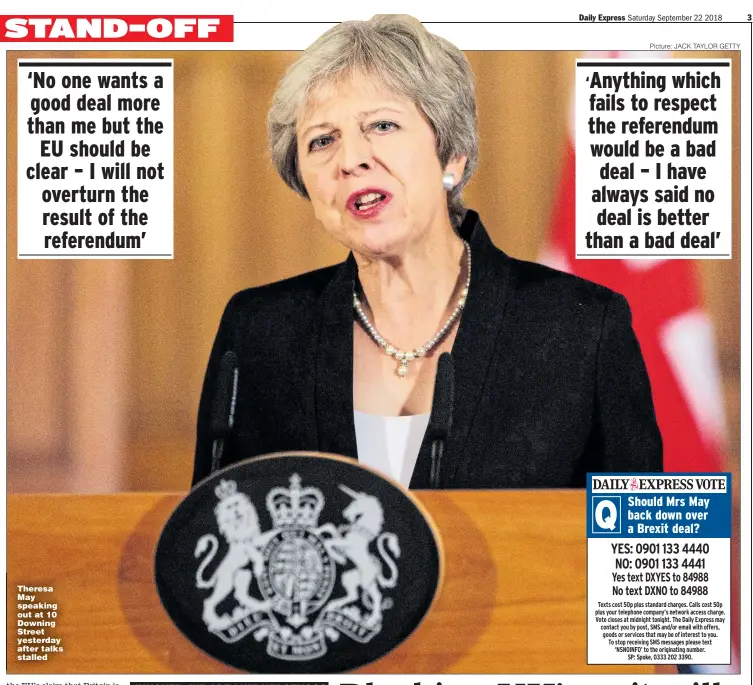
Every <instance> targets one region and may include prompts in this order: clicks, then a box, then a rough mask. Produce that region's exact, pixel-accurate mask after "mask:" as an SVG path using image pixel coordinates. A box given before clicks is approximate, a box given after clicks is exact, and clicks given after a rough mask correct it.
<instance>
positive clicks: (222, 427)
mask: <svg viewBox="0 0 753 685" xmlns="http://www.w3.org/2000/svg"><path fill="white" fill-rule="evenodd" d="M215 388H216V390H215V395H214V400H213V401H212V413H211V418H210V422H209V431H210V434H211V436H212V440H213V442H212V468H211V470H210V471H209V472H210V473H214V472H215V471H216V470H217V469H218V468H219V467H220V462H221V461H222V452H223V450H224V449H225V439H226V438H227V437H228V436H229V435H230V432H231V431H232V429H233V421H234V417H235V400H236V398H237V397H238V355H237V354H235V352H233V351H232V350H228V351H227V352H225V354H223V355H222V360H221V361H220V372H219V374H218V376H217V384H216V386H215Z"/></svg>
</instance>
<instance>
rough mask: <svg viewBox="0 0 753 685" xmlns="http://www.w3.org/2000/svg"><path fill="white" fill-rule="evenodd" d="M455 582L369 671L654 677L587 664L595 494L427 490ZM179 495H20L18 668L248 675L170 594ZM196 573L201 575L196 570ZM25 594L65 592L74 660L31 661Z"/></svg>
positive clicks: (12, 659)
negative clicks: (22, 627)
mask: <svg viewBox="0 0 753 685" xmlns="http://www.w3.org/2000/svg"><path fill="white" fill-rule="evenodd" d="M416 494H417V496H418V497H419V498H420V499H421V501H422V502H423V503H424V504H425V506H426V508H427V509H428V511H429V513H430V514H431V515H432V517H433V518H434V521H435V522H436V524H437V526H438V528H439V530H440V531H441V535H442V543H443V548H444V553H445V560H446V566H445V568H446V575H445V580H444V585H443V587H442V590H441V595H440V597H439V599H438V601H437V602H436V604H435V606H434V608H433V609H432V611H431V612H430V613H429V614H428V616H427V617H426V619H425V621H424V622H423V624H422V625H421V626H420V627H419V629H418V630H417V631H416V632H415V633H414V634H413V635H412V636H411V637H410V638H409V639H408V640H406V642H404V643H403V644H402V645H400V646H399V647H398V648H397V649H395V650H394V651H393V652H391V653H390V654H388V655H387V656H385V657H383V658H382V659H380V660H379V661H376V662H374V663H373V664H371V665H369V666H367V667H364V668H362V669H360V671H359V672H363V673H411V674H412V673H509V674H516V673H652V672H654V667H652V666H643V667H632V666H631V667H620V666H590V667H589V666H587V665H586V537H585V531H586V523H585V492H584V491H558V490H538V491H509V490H507V491H437V492H434V491H420V492H417V493H416ZM180 499H181V495H179V494H149V493H132V494H118V495H10V496H9V497H8V537H7V540H8V548H7V559H8V561H7V582H8V587H7V594H8V598H7V613H8V615H7V618H6V620H7V626H8V635H7V668H8V673H10V674H19V673H60V674H63V673H91V674H95V673H196V674H200V673H236V672H237V671H235V669H232V668H229V667H227V666H225V665H224V664H222V663H220V662H218V661H216V660H215V659H213V658H211V657H209V656H207V655H206V654H204V653H203V652H202V651H200V650H199V649H198V648H196V647H194V646H193V645H192V644H191V643H190V642H189V641H188V640H187V639H185V638H184V637H183V635H182V634H181V633H180V632H178V630H177V629H176V628H175V627H174V626H173V624H172V623H171V622H170V619H169V618H168V617H167V614H166V613H165V611H164V610H163V608H162V605H161V604H160V601H159V598H158V597H157V593H156V589H155V586H154V580H153V559H154V550H155V546H156V543H157V539H158V537H159V534H160V532H161V530H162V526H163V525H164V523H165V521H166V520H167V519H168V517H169V516H170V514H171V512H172V511H173V509H174V508H175V507H176V506H177V504H178V502H179V501H180ZM187 571H190V572H193V571H194V569H188V570H187ZM18 585H25V586H31V587H35V586H42V587H44V586H47V587H52V588H53V589H54V591H53V592H52V593H40V594H38V595H37V601H47V602H50V603H57V605H58V610H57V617H56V618H55V620H56V622H57V625H56V627H55V628H46V634H47V635H49V636H55V637H59V638H60V639H61V643H60V644H61V646H62V647H63V650H64V651H63V652H62V653H50V654H48V659H47V660H46V661H19V660H18V651H17V650H18V646H19V645H18V636H17V614H18V608H17V607H18V600H17V595H18Z"/></svg>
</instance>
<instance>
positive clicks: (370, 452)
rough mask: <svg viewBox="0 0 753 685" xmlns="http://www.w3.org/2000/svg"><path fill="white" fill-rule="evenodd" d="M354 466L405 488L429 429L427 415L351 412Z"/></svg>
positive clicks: (408, 483)
mask: <svg viewBox="0 0 753 685" xmlns="http://www.w3.org/2000/svg"><path fill="white" fill-rule="evenodd" d="M353 417H354V419H355V424H356V446H357V447H358V462H359V463H360V464H363V465H364V466H369V467H371V468H372V469H374V470H375V471H379V473H381V474H383V475H385V476H387V477H388V478H392V480H396V481H397V482H398V483H400V484H401V485H404V486H405V487H406V488H407V487H408V486H409V485H410V479H411V477H412V476H413V469H414V468H415V467H416V459H418V451H419V450H420V449H421V442H422V441H423V439H424V434H425V433H426V427H427V426H428V425H429V415H428V414H416V415H415V416H377V415H376V414H367V413H365V412H362V411H354V412H353Z"/></svg>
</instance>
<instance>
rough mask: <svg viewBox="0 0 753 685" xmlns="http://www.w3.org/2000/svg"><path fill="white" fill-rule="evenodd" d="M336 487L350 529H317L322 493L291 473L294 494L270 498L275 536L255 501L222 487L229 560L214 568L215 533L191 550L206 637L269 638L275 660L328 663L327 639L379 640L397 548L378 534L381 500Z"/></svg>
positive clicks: (393, 539) (221, 517)
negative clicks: (346, 500)
mask: <svg viewBox="0 0 753 685" xmlns="http://www.w3.org/2000/svg"><path fill="white" fill-rule="evenodd" d="M339 488H340V490H341V491H342V492H344V493H346V494H347V495H348V496H349V497H350V503H349V504H348V505H347V506H346V507H345V509H344V510H343V512H342V517H343V519H344V520H345V523H342V524H339V525H336V524H335V523H333V522H327V523H324V524H320V523H319V516H320V514H321V512H322V509H323V508H324V504H325V499H324V496H323V495H322V492H321V490H319V489H317V488H314V487H302V483H301V478H300V477H299V475H298V474H297V473H293V474H292V475H291V476H290V487H289V488H280V487H276V488H272V489H271V490H270V491H269V492H268V493H267V496H266V507H267V510H268V512H269V514H270V516H271V519H272V528H271V529H270V530H267V531H263V530H261V527H260V524H259V517H258V515H257V511H256V508H255V506H254V504H253V502H252V501H251V498H250V497H249V496H248V495H246V494H245V493H243V492H238V488H237V484H236V482H235V481H233V480H221V481H220V484H219V485H218V486H217V487H216V488H215V494H216V496H217V498H218V499H219V501H218V502H217V505H216V506H215V510H214V511H215V517H216V520H217V526H218V528H219V531H220V533H221V534H222V536H223V537H224V538H225V540H226V543H227V552H226V553H225V555H224V557H223V558H222V559H221V560H220V561H219V563H216V560H215V558H216V556H217V554H218V552H219V550H220V542H219V540H218V538H217V537H216V536H215V535H213V534H206V535H202V536H201V537H200V538H199V540H198V542H197V544H196V548H195V556H196V557H197V558H200V559H201V562H200V563H199V567H198V569H197V571H196V587H197V588H198V589H199V590H211V593H210V594H209V596H208V597H206V598H205V599H204V606H203V612H202V619H203V622H204V624H205V625H206V628H207V629H208V630H209V631H211V632H212V633H213V634H215V635H217V636H218V637H219V638H221V639H222V640H223V641H224V642H226V643H234V642H237V641H239V640H241V639H243V638H244V637H246V636H248V635H249V634H251V635H252V636H253V638H254V639H255V640H257V641H259V642H261V641H262V640H266V650H267V654H269V655H270V656H271V657H275V658H278V659H284V660H288V661H305V660H310V659H316V658H318V657H321V656H323V655H324V654H325V653H326V652H327V640H329V641H336V640H339V639H341V637H342V636H343V635H344V636H346V637H347V638H349V639H352V640H355V641H356V642H360V643H367V642H369V641H370V640H371V639H372V638H373V637H374V636H375V635H377V634H378V633H379V632H380V630H381V629H382V622H383V618H384V611H386V610H388V609H390V608H391V607H392V599H391V598H390V597H386V596H385V595H384V592H383V591H384V590H389V589H391V588H394V587H396V585H397V580H398V568H397V563H396V561H397V559H398V558H399V557H400V544H399V540H398V537H397V535H395V533H390V532H383V530H382V529H383V526H384V511H383V508H382V505H381V503H380V501H379V499H377V498H376V497H375V496H373V495H369V494H367V493H364V492H356V491H354V490H352V489H350V488H348V487H346V486H345V485H340V486H339ZM210 567H214V570H213V571H212V572H211V575H208V569H209V568H210ZM341 567H342V568H341ZM345 567H347V570H346V569H345ZM254 580H255V581H256V582H255V583H254Z"/></svg>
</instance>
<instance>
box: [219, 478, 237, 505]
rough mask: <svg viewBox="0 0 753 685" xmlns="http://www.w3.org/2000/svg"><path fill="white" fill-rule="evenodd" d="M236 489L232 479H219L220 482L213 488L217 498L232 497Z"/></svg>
mask: <svg viewBox="0 0 753 685" xmlns="http://www.w3.org/2000/svg"><path fill="white" fill-rule="evenodd" d="M237 491H238V486H237V485H236V483H235V481H234V480H221V481H220V484H219V485H218V486H217V487H216V488H215V489H214V494H215V495H217V499H220V500H223V499H227V498H228V497H232V496H233V495H234V494H235V493H236V492H237Z"/></svg>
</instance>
